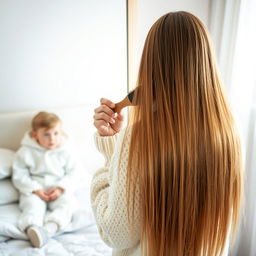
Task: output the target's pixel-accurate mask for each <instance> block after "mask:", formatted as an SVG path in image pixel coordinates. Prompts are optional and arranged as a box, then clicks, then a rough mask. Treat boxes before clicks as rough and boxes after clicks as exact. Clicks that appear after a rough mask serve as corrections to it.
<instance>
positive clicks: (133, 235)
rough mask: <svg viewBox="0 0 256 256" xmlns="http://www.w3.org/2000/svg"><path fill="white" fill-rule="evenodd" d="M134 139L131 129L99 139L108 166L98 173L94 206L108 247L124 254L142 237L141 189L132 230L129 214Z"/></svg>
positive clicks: (136, 198)
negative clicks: (129, 168)
mask: <svg viewBox="0 0 256 256" xmlns="http://www.w3.org/2000/svg"><path fill="white" fill-rule="evenodd" d="M130 137H131V129H130V128H128V129H127V130H123V131H122V132H121V133H120V135H119V137H118V138H117V137H100V136H99V135H96V136H95V143H96V146H97V148H98V149H99V151H100V152H101V153H103V154H104V156H105V158H106V164H105V166H104V167H103V168H101V169H100V170H98V171H97V172H96V173H95V175H94V177H93V179H92V184H91V203H92V208H93V212H94V215H95V219H96V223H97V226H98V230H99V233H100V235H101V237H102V239H103V240H104V241H105V243H106V244H108V245H109V246H110V247H112V248H114V249H115V250H121V251H122V250H124V251H127V250H129V249H131V248H135V247H136V246H138V244H139V237H140V217H139V191H138V186H137V187H136V190H135V195H134V196H135V201H134V215H133V222H132V223H133V224H132V226H130V227H129V222H128V213H127V202H126V176H127V164H128V156H129V144H130ZM120 159H121V162H120V163H119V161H120ZM118 255H126V253H124V254H122V253H121V254H118Z"/></svg>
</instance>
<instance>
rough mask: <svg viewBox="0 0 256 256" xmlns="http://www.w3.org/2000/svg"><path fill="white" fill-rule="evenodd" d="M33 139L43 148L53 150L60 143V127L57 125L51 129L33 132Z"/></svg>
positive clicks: (40, 129)
mask: <svg viewBox="0 0 256 256" xmlns="http://www.w3.org/2000/svg"><path fill="white" fill-rule="evenodd" d="M32 134H33V137H34V138H35V139H36V140H37V142H38V143H39V144H40V145H41V146H42V147H44V148H47V149H55V148H57V147H58V146H59V145H60V142H61V127H60V124H57V125H56V126H54V127H53V128H50V129H48V128H44V127H42V128H39V129H38V130H37V131H35V132H33V133H32Z"/></svg>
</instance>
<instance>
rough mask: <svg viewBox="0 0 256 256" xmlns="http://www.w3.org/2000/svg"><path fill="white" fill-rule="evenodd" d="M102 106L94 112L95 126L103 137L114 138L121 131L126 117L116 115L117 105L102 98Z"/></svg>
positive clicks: (119, 114) (118, 113)
mask: <svg viewBox="0 0 256 256" xmlns="http://www.w3.org/2000/svg"><path fill="white" fill-rule="evenodd" d="M100 103H101V105H100V106H99V107H98V108H96V109H95V110H94V112H95V115H94V116H93V118H94V123H93V124H94V126H95V127H96V128H97V130H98V132H99V134H100V135H101V136H113V135H115V134H116V133H118V132H119V131H120V130H121V127H122V124H123V120H124V117H123V115H122V114H121V111H120V112H117V113H115V112H114V111H113V109H114V108H115V104H114V103H113V102H111V101H110V100H108V99H104V98H102V99H101V100H100Z"/></svg>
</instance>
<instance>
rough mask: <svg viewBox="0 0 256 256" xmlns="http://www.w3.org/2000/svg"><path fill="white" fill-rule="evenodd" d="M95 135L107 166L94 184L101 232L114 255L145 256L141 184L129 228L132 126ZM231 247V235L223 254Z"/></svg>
mask: <svg viewBox="0 0 256 256" xmlns="http://www.w3.org/2000/svg"><path fill="white" fill-rule="evenodd" d="M94 138H95V144H96V146H97V148H98V150H99V151H100V152H101V153H102V154H103V155H104V156H105V159H106V162H105V166H104V167H103V168H102V169H100V170H98V171H97V172H96V173H95V175H94V177H93V179H92V184H91V203H92V208H93V212H94V216H95V219H96V223H97V226H98V230H99V233H100V235H101V237H102V239H103V240H104V241H105V243H106V244H107V245H109V246H110V247H112V248H113V254H112V255H114V256H142V253H141V250H140V226H141V224H140V223H141V222H140V214H139V205H140V198H139V188H138V186H137V187H136V190H135V195H134V196H135V203H134V217H133V223H134V225H133V227H132V228H131V229H129V223H128V214H127V203H126V174H127V173H126V168H127V164H128V155H129V145H130V139H131V129H130V128H128V129H127V130H123V131H122V132H120V134H119V135H118V134H117V135H115V136H109V137H103V136H100V135H98V134H97V133H96V134H95V137H94ZM122 147H123V148H122ZM120 159H121V163H120V165H119V160H120ZM228 249H229V235H228V239H227V241H226V245H225V249H224V252H223V253H222V254H221V256H227V255H228ZM201 256H205V255H201ZM218 256H219V255H218Z"/></svg>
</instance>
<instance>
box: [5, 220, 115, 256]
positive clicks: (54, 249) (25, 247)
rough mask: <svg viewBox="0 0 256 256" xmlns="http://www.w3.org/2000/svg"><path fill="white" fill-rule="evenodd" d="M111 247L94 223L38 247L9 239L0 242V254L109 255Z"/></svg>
mask: <svg viewBox="0 0 256 256" xmlns="http://www.w3.org/2000/svg"><path fill="white" fill-rule="evenodd" d="M110 255H111V249H110V248H109V247H107V246H106V245H105V244H104V243H103V242H102V240H101V239H100V237H99V234H98V231H97V228H96V225H95V224H93V225H91V226H88V227H85V228H83V229H81V230H78V231H76V232H72V233H65V234H61V235H59V236H57V237H54V238H51V239H50V240H49V241H48V242H47V244H46V245H45V246H43V247H42V248H40V249H37V248H32V247H31V245H30V243H29V242H28V241H24V240H9V241H7V242H2V243H0V256H110Z"/></svg>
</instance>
